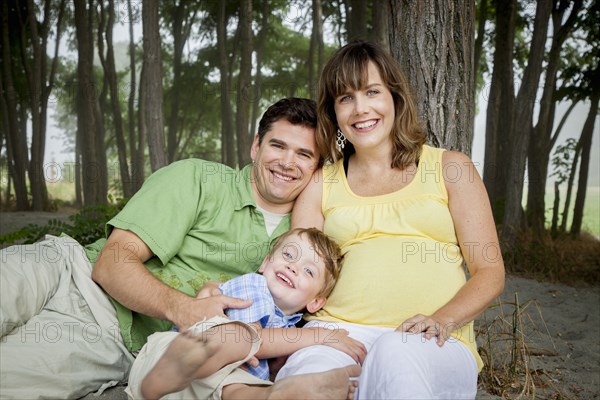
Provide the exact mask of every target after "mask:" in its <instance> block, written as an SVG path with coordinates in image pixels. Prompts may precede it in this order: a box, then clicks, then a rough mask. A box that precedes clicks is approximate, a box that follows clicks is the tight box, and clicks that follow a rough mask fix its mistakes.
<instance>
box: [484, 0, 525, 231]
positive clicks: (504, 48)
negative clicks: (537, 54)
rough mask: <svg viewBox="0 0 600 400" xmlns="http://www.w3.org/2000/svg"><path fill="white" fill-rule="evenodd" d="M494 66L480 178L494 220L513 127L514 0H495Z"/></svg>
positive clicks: (501, 206) (502, 199) (498, 214)
mask: <svg viewBox="0 0 600 400" xmlns="http://www.w3.org/2000/svg"><path fill="white" fill-rule="evenodd" d="M495 6H496V7H495V9H496V35H495V50H494V56H493V64H494V69H493V71H492V81H491V85H490V90H489V96H488V105H487V111H486V125H485V163H484V167H483V182H484V183H485V187H486V189H487V192H488V195H489V197H490V202H491V204H492V210H493V211H494V217H495V219H496V222H497V223H498V222H500V221H502V211H503V210H504V203H505V192H504V191H505V187H506V182H507V178H506V171H505V169H504V168H502V165H501V164H502V163H503V162H504V161H505V160H508V159H509V153H508V151H509V142H508V138H507V135H506V134H505V133H506V132H511V131H512V129H513V111H514V88H513V82H514V73H513V68H512V60H513V49H514V37H515V17H516V9H517V4H516V0H507V1H503V0H496V1H495Z"/></svg>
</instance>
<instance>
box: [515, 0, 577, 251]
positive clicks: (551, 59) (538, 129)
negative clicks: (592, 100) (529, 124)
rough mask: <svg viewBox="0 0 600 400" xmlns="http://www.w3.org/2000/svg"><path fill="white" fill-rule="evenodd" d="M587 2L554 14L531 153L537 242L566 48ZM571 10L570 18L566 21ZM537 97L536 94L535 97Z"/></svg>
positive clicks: (531, 216)
mask: <svg viewBox="0 0 600 400" xmlns="http://www.w3.org/2000/svg"><path fill="white" fill-rule="evenodd" d="M582 4H583V1H582V0H576V1H573V2H571V1H564V0H563V1H556V4H555V7H554V9H553V10H552V31H553V34H552V45H551V48H550V53H549V54H548V57H547V65H546V75H545V80H544V90H543V93H542V97H541V100H540V103H539V107H540V109H539V116H538V121H537V124H536V125H535V127H533V129H532V130H531V136H530V140H529V153H528V168H527V169H528V173H529V179H528V183H529V187H528V191H527V193H528V196H527V215H528V222H529V226H530V227H531V229H532V231H533V235H534V237H535V238H536V239H538V240H541V238H542V236H543V235H544V232H545V224H544V223H545V211H546V207H545V203H544V197H545V196H544V194H545V187H546V177H547V175H548V164H549V161H550V153H551V151H552V147H553V145H554V143H553V142H552V131H553V129H552V128H553V124H554V115H555V109H556V79H557V72H558V70H559V68H560V64H561V51H562V48H563V45H564V43H565V41H566V40H567V38H568V37H569V35H570V34H571V32H572V30H573V28H574V27H575V23H576V21H577V19H578V15H579V14H580V11H581V7H582ZM568 8H570V9H571V11H570V13H569V16H568V18H566V20H565V19H564V16H565V13H566V11H567V9H568ZM533 95H535V94H533Z"/></svg>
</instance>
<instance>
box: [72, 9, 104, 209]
mask: <svg viewBox="0 0 600 400" xmlns="http://www.w3.org/2000/svg"><path fill="white" fill-rule="evenodd" d="M73 4H74V6H75V32H76V37H77V51H78V62H77V78H78V91H77V92H78V101H77V131H78V139H79V140H80V141H81V156H82V157H81V158H82V187H83V197H84V198H83V204H84V205H85V206H89V205H92V204H97V203H106V201H107V193H108V176H107V175H108V174H107V169H106V162H105V161H104V162H103V161H102V157H101V155H103V154H105V150H104V143H102V137H101V132H100V127H99V121H98V120H97V115H98V114H97V107H98V97H97V90H96V83H95V81H94V74H93V58H94V54H93V52H94V42H93V39H92V30H93V27H92V26H91V24H90V20H91V15H90V14H92V4H93V2H92V1H91V0H90V8H89V9H88V8H87V6H86V2H85V0H74V1H73Z"/></svg>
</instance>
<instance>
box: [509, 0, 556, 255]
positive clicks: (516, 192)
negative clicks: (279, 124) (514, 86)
mask: <svg viewBox="0 0 600 400" xmlns="http://www.w3.org/2000/svg"><path fill="white" fill-rule="evenodd" d="M551 11H552V1H551V0H540V1H539V2H538V3H537V7H536V15H535V22H534V27H533V38H532V40H531V46H530V49H529V57H528V60H527V67H526V68H525V71H524V73H523V79H522V82H521V87H520V88H519V92H518V94H517V98H516V100H515V105H514V107H515V108H514V113H513V118H514V125H513V129H511V130H510V131H507V132H505V133H504V134H505V135H506V136H507V137H508V139H509V142H508V143H509V146H508V148H509V154H510V155H511V162H510V163H504V165H505V166H506V168H507V174H506V177H507V181H506V187H505V192H506V203H505V211H504V219H503V223H502V232H501V240H502V242H503V244H504V245H505V246H507V247H509V248H510V247H512V246H513V245H514V244H515V243H516V241H517V240H518V237H519V234H520V232H521V231H522V229H521V228H522V221H523V208H522V206H521V200H522V199H523V186H524V174H525V160H526V157H527V148H528V144H529V138H530V136H531V133H532V130H533V127H532V118H533V106H534V104H535V103H534V101H533V100H534V99H535V97H536V92H537V90H538V86H539V82H540V76H541V73H542V62H543V60H544V50H545V43H546V38H547V36H548V22H549V21H548V20H549V18H550V13H551ZM547 80H548V77H547V78H546V81H547Z"/></svg>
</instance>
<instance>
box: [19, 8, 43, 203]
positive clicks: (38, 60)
mask: <svg viewBox="0 0 600 400" xmlns="http://www.w3.org/2000/svg"><path fill="white" fill-rule="evenodd" d="M27 11H28V16H27V19H28V22H29V33H30V35H31V48H32V52H31V55H32V58H33V59H32V62H31V64H32V65H29V66H27V65H26V64H28V62H27V61H26V60H25V59H23V63H24V67H25V68H24V69H25V72H26V78H27V79H26V83H27V87H28V89H29V100H30V102H31V107H30V109H31V159H30V160H29V183H30V185H31V198H32V208H33V210H34V211H42V210H47V209H48V207H49V202H48V190H47V188H46V180H45V179H44V149H45V147H46V130H45V129H43V128H45V124H44V123H43V122H42V108H44V101H43V95H44V93H43V90H44V89H45V86H46V57H47V55H46V47H47V36H48V35H43V36H42V37H40V35H39V33H38V26H40V27H41V29H42V30H43V31H44V32H47V29H48V25H49V23H50V22H49V20H50V1H49V0H46V1H45V2H44V17H43V18H44V19H43V20H42V22H41V24H40V23H39V22H38V21H37V18H36V15H35V14H36V13H35V6H34V4H33V0H27ZM26 45H27V42H26V41H24V40H23V41H21V46H26ZM32 66H33V69H32V68H31V67H32ZM42 81H43V82H42ZM42 85H43V86H42ZM42 87H43V88H42ZM44 114H45V112H44Z"/></svg>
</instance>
